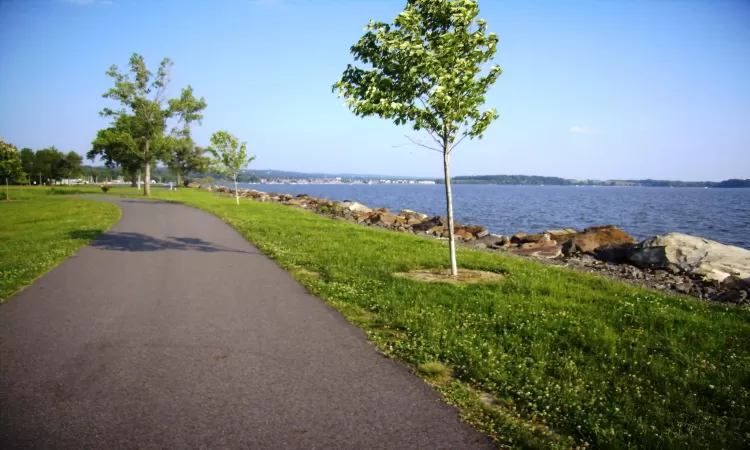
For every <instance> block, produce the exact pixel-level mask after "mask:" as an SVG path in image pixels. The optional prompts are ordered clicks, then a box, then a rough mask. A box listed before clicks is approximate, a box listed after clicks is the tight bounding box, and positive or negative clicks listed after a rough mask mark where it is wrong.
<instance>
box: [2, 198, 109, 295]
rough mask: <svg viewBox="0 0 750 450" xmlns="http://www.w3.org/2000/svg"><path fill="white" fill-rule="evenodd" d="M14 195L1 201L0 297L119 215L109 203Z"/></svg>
mask: <svg viewBox="0 0 750 450" xmlns="http://www.w3.org/2000/svg"><path fill="white" fill-rule="evenodd" d="M16 193H18V192H17V191H16V192H14V193H13V194H16ZM13 194H12V195H11V199H12V200H11V201H9V202H0V302H4V301H5V300H7V299H8V298H10V297H11V296H12V295H14V294H15V293H17V292H18V291H20V290H21V289H23V287H25V286H27V285H28V284H30V283H31V282H32V281H34V280H35V279H37V278H38V277H40V276H41V275H43V274H45V273H46V272H47V271H49V270H50V269H51V268H53V267H54V266H56V265H57V264H59V263H60V262H61V261H62V260H64V259H65V258H67V257H69V256H71V255H72V254H74V253H75V252H76V250H78V249H79V248H80V247H82V246H83V245H85V244H87V243H88V242H89V241H91V239H93V238H94V237H96V235H98V234H99V233H101V232H103V231H105V230H107V229H108V228H109V227H111V226H112V225H113V224H114V223H115V222H117V220H118V219H119V218H120V209H119V208H118V207H117V206H115V205H113V204H110V203H103V202H95V201H91V200H81V199H62V198H45V197H43V196H40V197H32V196H30V195H28V194H26V195H19V196H15V195H13Z"/></svg>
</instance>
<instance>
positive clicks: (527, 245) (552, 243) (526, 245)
mask: <svg viewBox="0 0 750 450" xmlns="http://www.w3.org/2000/svg"><path fill="white" fill-rule="evenodd" d="M555 245H557V242H555V241H546V242H543V241H539V242H526V243H523V244H521V248H544V247H550V246H555ZM560 251H561V252H562V248H561V249H560Z"/></svg>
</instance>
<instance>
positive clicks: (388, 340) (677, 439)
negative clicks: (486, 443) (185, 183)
mask: <svg viewBox="0 0 750 450" xmlns="http://www.w3.org/2000/svg"><path fill="white" fill-rule="evenodd" d="M133 192H134V190H130V188H114V189H113V190H112V191H110V193H109V195H120V194H122V195H132V194H133ZM154 196H155V197H156V198H160V199H170V200H173V201H179V202H184V203H186V204H188V205H192V206H195V207H198V208H202V209H205V210H207V211H210V212H212V213H214V214H216V215H217V216H219V217H221V218H222V219H223V220H224V221H226V222H227V223H229V224H230V225H232V226H234V227H235V228H237V229H238V230H239V231H240V232H242V233H243V234H244V235H245V236H246V237H247V238H248V239H249V240H250V241H251V242H253V243H254V244H255V245H256V246H257V247H258V248H260V249H261V250H262V251H264V252H265V253H266V254H268V255H269V256H270V257H272V258H273V259H275V260H276V261H277V262H278V263H279V264H280V265H281V266H283V267H284V268H286V269H288V270H289V271H290V272H291V273H292V274H293V275H294V276H295V278H297V279H298V280H299V281H300V282H301V283H303V284H304V285H305V286H306V287H307V288H308V289H309V290H310V292H312V293H313V294H315V295H318V296H320V297H321V298H323V299H324V300H326V301H327V302H328V303H330V304H331V305H332V306H334V307H336V308H338V309H339V310H340V311H341V312H342V313H343V314H344V315H345V316H346V317H347V318H348V319H349V320H350V321H352V322H353V323H355V324H357V325H359V326H361V327H362V328H363V329H364V330H365V332H366V333H367V336H368V338H369V339H370V340H371V341H372V342H373V343H374V344H375V345H376V346H377V347H378V348H379V349H380V350H381V351H382V352H383V353H384V354H386V355H389V356H391V357H393V358H398V359H400V360H403V361H405V362H407V363H408V364H410V365H411V366H412V367H413V368H414V369H415V373H417V374H420V375H422V376H425V377H427V378H429V377H430V376H431V375H430V374H429V373H428V374H426V373H424V370H425V369H424V368H425V364H426V363H429V364H428V366H427V367H430V366H431V365H433V364H434V363H439V364H441V365H443V366H444V367H449V368H450V369H451V370H450V372H451V376H452V378H451V379H450V380H449V381H448V382H446V383H445V384H443V385H440V386H438V389H439V390H440V391H441V392H442V394H443V396H444V399H445V400H446V401H447V402H449V403H452V404H455V405H458V406H459V407H460V408H461V415H462V418H463V419H464V420H466V421H467V422H469V423H471V424H473V425H474V426H476V427H477V428H478V429H480V430H482V431H484V432H487V433H489V434H490V435H492V436H493V437H494V438H495V439H496V440H497V442H498V444H499V445H500V446H507V447H527V448H570V447H571V446H581V447H585V446H587V445H590V446H593V447H597V448H685V449H687V448H748V447H750V312H749V311H747V310H742V309H739V308H733V307H721V306H716V305H710V304H707V303H705V302H701V301H698V300H694V299H689V298H682V297H672V296H666V295H663V294H661V293H656V292H652V291H646V290H643V289H638V288H635V287H632V286H629V285H626V284H623V283H619V282H615V281H610V280H607V279H604V278H600V277H597V276H593V275H587V274H582V273H578V272H573V271H570V270H566V269H564V268H558V267H551V266H547V265H542V264H539V263H536V262H533V261H529V260H524V259H520V258H509V257H504V256H502V255H499V254H492V253H488V252H477V251H472V250H469V249H459V255H458V257H459V265H460V266H461V267H464V268H471V269H479V270H487V271H492V272H498V273H503V274H505V275H506V277H505V279H504V280H503V281H501V282H499V283H494V284H491V285H482V284H475V285H451V284H446V283H422V282H417V281H412V280H409V279H405V278H400V277H394V276H393V274H394V273H397V272H405V271H409V270H414V269H429V268H444V267H446V263H447V259H448V258H447V247H446V246H445V245H444V244H442V243H440V242H437V241H434V240H428V239H421V238H418V237H416V236H413V235H407V234H401V233H394V232H389V231H385V230H380V229H375V228H368V227H362V226H358V225H354V224H350V223H346V222H343V221H336V220H330V219H327V218H324V217H321V216H317V215H315V214H311V213H308V212H306V211H302V210H299V209H296V208H291V207H286V206H282V205H276V204H269V203H256V202H250V201H247V200H243V201H242V202H241V205H240V206H239V207H238V206H236V205H234V199H231V198H221V197H217V196H216V195H215V194H213V193H210V192H204V191H196V190H187V189H182V190H180V191H177V192H169V191H166V190H161V189H155V190H154ZM434 367H437V366H436V365H435V366H433V368H434Z"/></svg>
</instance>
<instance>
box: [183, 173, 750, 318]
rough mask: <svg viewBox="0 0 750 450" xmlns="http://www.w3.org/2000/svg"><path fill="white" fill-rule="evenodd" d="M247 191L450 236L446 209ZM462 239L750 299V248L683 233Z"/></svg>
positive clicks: (665, 287)
mask: <svg viewBox="0 0 750 450" xmlns="http://www.w3.org/2000/svg"><path fill="white" fill-rule="evenodd" d="M186 185H187V186H188V187H196V188H201V189H208V190H212V191H216V192H219V193H223V194H230V195H234V189H232V188H229V187H225V186H213V187H212V186H204V185H200V184H197V183H193V182H190V183H187V184H186ZM239 196H240V197H242V198H247V199H250V200H254V201H259V202H274V203H280V204H284V205H290V206H297V207H300V208H303V209H306V210H310V211H313V212H316V213H318V214H322V215H326V216H329V217H332V218H339V219H343V220H348V221H351V222H356V223H359V224H362V225H367V226H375V227H382V228H387V229H390V230H393V231H398V232H404V233H413V234H416V235H419V236H424V237H431V238H438V239H447V238H448V227H447V224H448V221H447V218H445V217H439V216H433V217H429V216H427V215H426V214H421V213H418V212H415V211H411V210H408V209H404V210H401V211H399V212H398V213H394V212H391V211H390V210H389V209H388V208H369V207H367V206H365V205H362V204H360V203H357V202H355V201H343V202H335V201H332V200H328V199H321V198H313V197H309V196H307V195H305V194H301V195H297V196H292V195H289V194H276V193H266V192H260V191H257V190H254V189H239ZM454 230H455V235H456V241H457V243H458V244H459V245H462V246H467V247H473V248H476V249H482V250H485V251H493V252H504V253H507V254H511V255H516V256H523V257H529V258H534V259H537V260H540V261H543V262H546V263H549V264H554V265H563V266H567V267H570V268H573V269H576V270H580V271H586V272H593V273H599V274H603V275H606V276H609V277H613V278H617V279H620V280H623V281H627V282H629V283H632V284H636V285H640V286H645V287H648V288H651V289H655V290H659V291H664V292H669V293H676V294H683V295H690V296H693V297H698V298H702V299H705V300H711V301H718V302H725V303H733V304H741V305H746V306H750V300H749V299H748V297H749V296H750V250H746V249H743V248H739V247H733V246H730V245H725V244H721V243H719V242H715V241H711V240H708V239H703V238H700V237H696V236H690V235H686V234H680V233H668V234H665V235H662V236H654V237H652V238H649V239H646V240H644V241H643V242H640V243H638V242H637V241H636V240H635V239H634V238H633V237H632V236H630V235H629V234H628V233H626V232H625V231H623V230H620V229H619V228H617V227H616V226H614V225H604V226H597V227H591V228H586V229H584V230H583V231H578V230H574V229H572V228H566V229H563V230H545V231H543V232H541V233H537V234H527V233H516V234H515V235H513V236H502V235H496V234H492V233H490V232H489V231H488V230H486V229H485V228H484V227H482V226H468V225H463V224H460V223H457V222H456V223H454Z"/></svg>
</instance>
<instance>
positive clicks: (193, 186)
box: [183, 180, 201, 188]
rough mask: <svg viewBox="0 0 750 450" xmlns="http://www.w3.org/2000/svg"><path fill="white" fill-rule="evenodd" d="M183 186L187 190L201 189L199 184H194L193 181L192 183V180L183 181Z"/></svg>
mask: <svg viewBox="0 0 750 450" xmlns="http://www.w3.org/2000/svg"><path fill="white" fill-rule="evenodd" d="M183 184H184V185H185V187H188V188H200V187H201V184H200V183H196V182H195V181H192V180H185V182H184V183H183Z"/></svg>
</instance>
